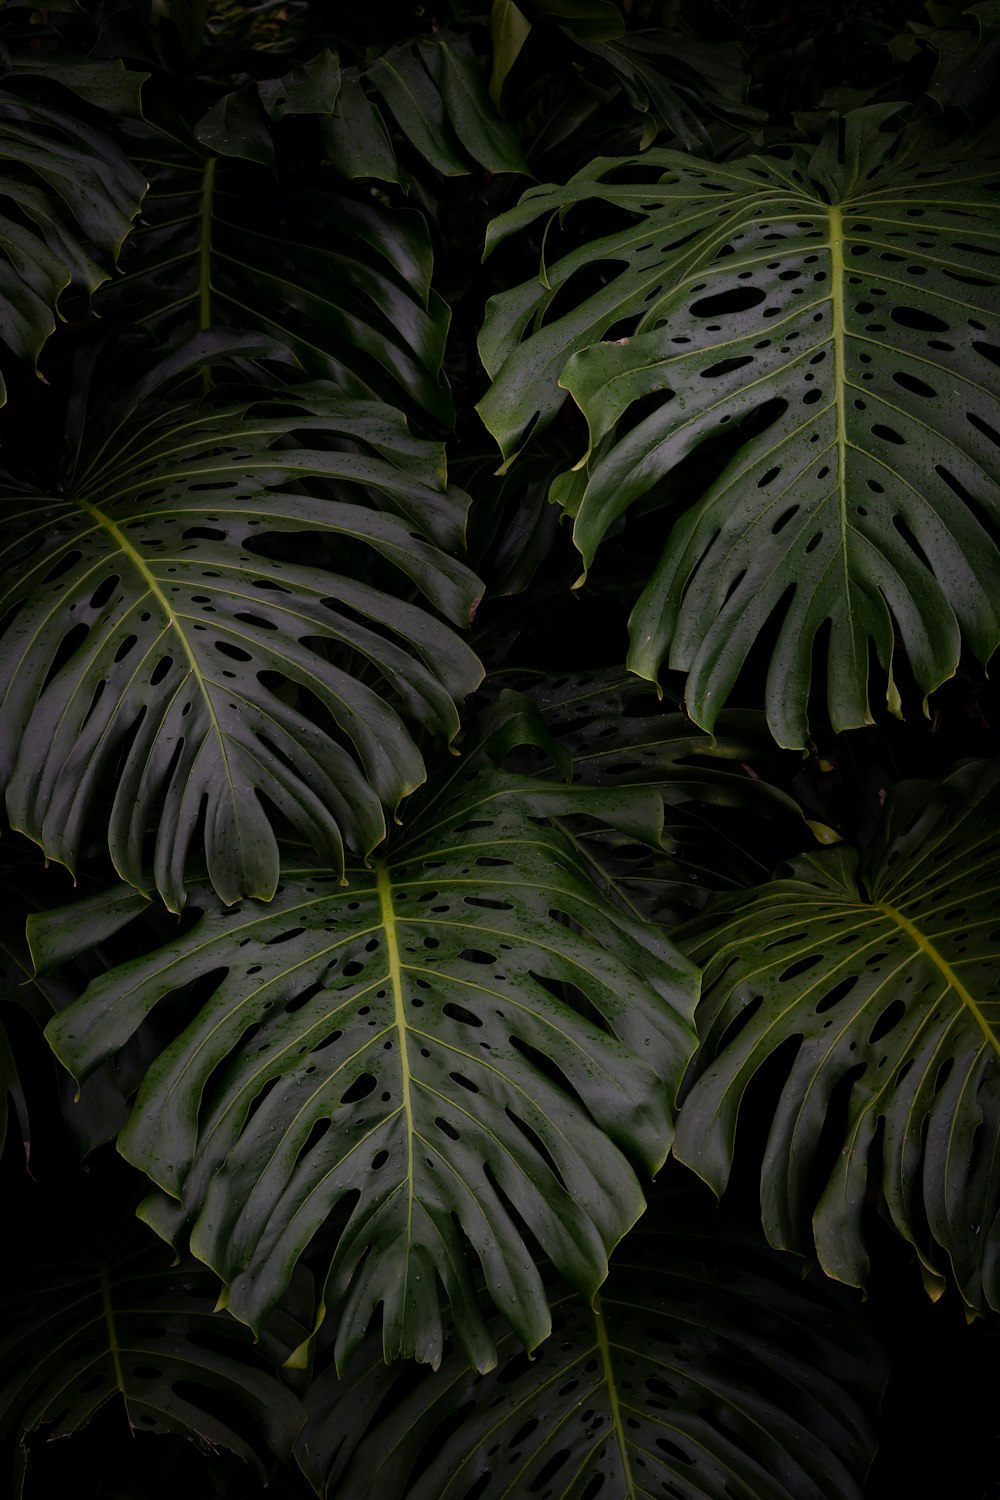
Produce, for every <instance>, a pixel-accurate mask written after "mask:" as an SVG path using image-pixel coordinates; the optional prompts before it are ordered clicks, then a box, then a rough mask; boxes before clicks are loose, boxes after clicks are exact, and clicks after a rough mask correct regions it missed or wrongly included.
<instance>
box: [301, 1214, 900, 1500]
mask: <svg viewBox="0 0 1000 1500" xmlns="http://www.w3.org/2000/svg"><path fill="white" fill-rule="evenodd" d="M552 1309H553V1335H552V1338H551V1339H549V1340H548V1342H547V1343H546V1344H544V1345H543V1346H542V1348H541V1349H540V1350H539V1351H538V1353H537V1354H536V1355H535V1357H534V1358H533V1359H531V1360H528V1359H527V1358H526V1357H525V1355H524V1353H523V1351H522V1350H520V1349H519V1347H518V1345H517V1343H516V1341H515V1340H514V1338H513V1337H512V1336H511V1335H510V1333H502V1332H500V1331H499V1330H498V1334H497V1342H498V1348H499V1361H498V1368H497V1370H496V1371H495V1372H493V1373H492V1374H490V1375H487V1376H477V1375H476V1374H475V1372H473V1371H470V1370H469V1369H468V1367H467V1366H466V1365H465V1362H464V1361H463V1360H462V1359H461V1357H460V1356H457V1355H454V1356H452V1357H451V1358H449V1360H448V1361H447V1363H446V1364H444V1365H443V1366H442V1368H441V1369H440V1370H439V1371H438V1372H437V1374H435V1375H430V1376H428V1377H427V1378H426V1379H425V1380H423V1381H422V1382H421V1383H420V1384H419V1385H417V1387H416V1389H412V1388H410V1389H407V1388H406V1387H405V1386H404V1385H403V1382H402V1381H401V1380H400V1378H399V1375H398V1373H397V1372H394V1371H387V1370H386V1369H385V1368H384V1366H382V1365H381V1362H380V1361H379V1359H378V1355H377V1352H376V1351H375V1350H374V1349H371V1348H366V1349H363V1350H361V1351H359V1354H358V1356H357V1357H356V1359H355V1361H354V1363H353V1364H352V1366H351V1368H350V1370H348V1372H347V1373H346V1375H345V1376H344V1377H343V1378H342V1379H340V1380H337V1379H336V1378H335V1375H334V1373H333V1372H332V1371H331V1372H329V1373H324V1374H323V1375H321V1376H320V1377H319V1378H318V1379H317V1380H315V1381H314V1383H313V1385H312V1386H311V1388H310V1390H309V1392H308V1395H307V1397H306V1404H307V1407H308V1410H309V1420H308V1422H307V1424H306V1426H305V1427H304V1428H303V1430H302V1433H301V1436H300V1438H299V1441H298V1443H297V1446H296V1452H297V1455H298V1457H299V1462H300V1463H301V1464H302V1467H303V1469H304V1471H305V1473H306V1474H307V1475H308V1477H309V1478H310V1479H311V1481H312V1483H313V1486H314V1488H315V1489H316V1491H317V1493H318V1494H321V1495H326V1496H328V1497H329V1500H334V1497H336V1500H471V1497H472V1496H475V1497H476V1500H501V1497H503V1500H519V1497H520V1496H522V1495H536V1494H539V1495H541V1494H544V1495H546V1496H548V1497H550V1500H583V1497H588V1500H589V1497H590V1496H593V1495H597V1494H600V1495H601V1497H602V1500H640V1497H646V1496H650V1497H651V1496H653V1495H664V1494H666V1495H672V1496H675V1497H677V1500H751V1497H752V1500H820V1497H824V1500H858V1497H860V1495H861V1493H862V1488H861V1486H862V1482H863V1479H864V1475H865V1471H866V1469H867V1467H868V1464H869V1462H870V1461H871V1457H872V1453H873V1450H874V1433H873V1425H872V1424H873V1417H874V1414H875V1408H876V1406H877V1402H878V1396H879V1388H880V1385H881V1383H882V1380H883V1379H884V1373H885V1367H884V1360H883V1358H882V1356H881V1352H880V1350H879V1349H878V1348H877V1346H876V1345H875V1344H874V1342H873V1341H872V1340H871V1338H870V1336H868V1335H867V1334H866V1333H865V1332H864V1331H863V1329H862V1328H861V1326H860V1325H859V1322H858V1321H856V1319H854V1318H852V1316H851V1313H850V1309H849V1305H848V1303H847V1299H846V1298H844V1299H840V1298H837V1297H834V1296H832V1295H831V1294H830V1289H829V1287H828V1286H826V1287H824V1286H822V1285H817V1284H816V1279H815V1278H814V1279H813V1280H812V1281H808V1282H805V1283H803V1282H802V1280H801V1275H800V1273H799V1270H798V1267H797V1266H795V1265H794V1264H790V1263H789V1262H788V1261H787V1260H786V1259H785V1258H784V1257H779V1256H777V1255H775V1254H773V1253H771V1254H768V1253H767V1252H766V1251H765V1250H764V1249H763V1247H762V1246H761V1245H760V1244H759V1243H758V1242H756V1241H755V1240H754V1239H753V1238H751V1236H750V1235H748V1234H747V1233H746V1232H745V1231H743V1230H741V1229H740V1228H738V1227H736V1226H735V1225H733V1224H732V1223H727V1222H726V1220H725V1219H723V1218H721V1216H719V1215H709V1214H706V1213H705V1207H704V1204H703V1203H702V1202H701V1201H700V1199H699V1197H698V1196H697V1195H695V1194H692V1193H690V1192H684V1191H680V1192H678V1191H673V1192H658V1193H657V1195H656V1197H655V1198H654V1200H653V1202H652V1204H651V1205H650V1208H649V1209H648V1211H647V1213H646V1216H645V1218H644V1219H643V1221H642V1223H641V1224H640V1225H639V1226H638V1228H636V1229H635V1230H633V1231H632V1233H631V1234H630V1235H629V1237H628V1239H627V1241H626V1242H625V1243H624V1244H623V1245H622V1246H620V1247H619V1249H618V1250H617V1251H616V1252H615V1255H614V1257H613V1260H612V1264H611V1273H610V1275H609V1277H608V1281H607V1284H606V1286H605V1288H604V1289H602V1291H601V1294H600V1297H599V1298H598V1299H595V1300H594V1303H593V1305H590V1304H588V1303H587V1302H586V1301H585V1300H584V1299H582V1298H580V1297H578V1296H574V1295H572V1294H571V1293H569V1292H567V1291H566V1290H565V1289H564V1288H562V1287H560V1286H558V1285H557V1286H556V1287H554V1288H553V1291H552ZM366 1356H367V1357H366ZM410 1384H411V1387H412V1382H411V1383H410ZM394 1385H395V1386H398V1387H399V1389H398V1390H397V1389H394Z"/></svg>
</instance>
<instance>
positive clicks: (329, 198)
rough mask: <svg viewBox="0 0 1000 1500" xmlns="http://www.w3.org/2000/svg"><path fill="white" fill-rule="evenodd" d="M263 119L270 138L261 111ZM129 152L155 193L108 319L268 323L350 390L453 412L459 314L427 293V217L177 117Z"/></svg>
mask: <svg viewBox="0 0 1000 1500" xmlns="http://www.w3.org/2000/svg"><path fill="white" fill-rule="evenodd" d="M219 128H220V130H225V129H226V128H227V127H226V126H225V122H222V123H221V124H220V126H219ZM259 130H260V131H261V132H262V133H263V135H264V137H265V139H266V141H267V143H268V145H270V136H269V134H268V130H267V125H266V123H265V122H264V121H263V118H262V119H261V121H260V124H259ZM227 139H228V141H229V144H230V145H232V127H231V126H230V127H228V136H227ZM132 149H133V153H134V155H135V158H136V160H137V161H139V162H141V163H142V164H143V166H144V167H145V170H146V171H147V172H148V174H149V179H150V191H149V193H148V195H147V197H146V200H145V203H144V205H143V222H142V225H141V227H140V228H139V229H138V230H137V231H136V234H135V238H134V242H132V243H130V246H129V251H128V255H127V257H126V260H125V269H126V270H127V272H128V275H127V276H126V277H125V279H124V280H123V281H122V282H121V284H120V285H117V286H115V287H114V288H112V289H109V291H108V292H106V293H105V294H104V296H103V299H102V310H103V311H104V313H105V315H106V316H115V317H117V318H119V319H121V320H123V321H127V322H128V323H129V324H131V325H135V326H139V327H146V328H149V329H150V330H151V331H152V332H154V333H156V334H157V335H158V336H159V337H160V338H163V339H169V340H171V341H173V342H177V341H180V342H183V341H184V340H186V339H188V338H189V337H191V335H192V334H194V333H197V332H198V330H199V329H204V328H207V327H208V326H209V325H214V326H217V327H227V328H235V329H247V330H259V331H262V332H264V333H266V334H267V335H268V336H269V337H271V338H273V339H275V340H278V341H280V342H281V343H282V344H284V345H285V346H286V347H287V348H288V349H289V350H291V352H292V353H293V354H294V355H295V357H296V359H297V360H298V361H299V362H300V364H301V365H302V367H303V369H305V370H306V371H307V372H308V373H309V374H310V375H315V376H321V377H323V378H324V379H329V380H333V381H334V382H335V383H336V385H337V387H338V389H340V390H341V391H343V392H345V393H346V394H350V395H355V396H360V397H362V398H367V399H372V398H378V399H379V400H388V401H392V402H393V403H395V402H398V401H399V399H400V397H402V399H403V401H404V402H406V401H412V402H414V403H416V405H417V407H418V408H422V409H424V410H426V411H429V412H430V413H431V414H432V415H434V416H435V417H438V418H439V419H441V420H445V421H447V420H449V419H450V417H451V414H452V412H451V398H450V396H449V394H448V389H447V385H446V383H445V382H444V380H443V378H442V375H441V360H442V356H443V353H444V341H445V335H446V333H447V329H448V316H449V314H448V309H447V307H446V306H445V304H444V303H443V302H442V300H441V299H440V297H438V296H437V294H436V293H435V292H433V291H432V290H431V285H430V279H431V266H432V256H431V249H430V244H429V241H428V237H427V226H426V224H425V222H424V220H423V218H422V217H421V215H420V214H418V213H416V212H413V211H412V210H408V209H394V210H393V211H392V212H391V213H390V212H388V211H387V210H386V209H385V208H384V207H383V206H382V205H381V204H379V203H377V202H376V201H375V200H374V199H372V198H369V199H367V200H362V199H351V198H347V197H344V196H341V195H338V194H335V193H331V192H329V191H324V190H320V189H319V188H316V189H313V190H291V189H289V188H287V187H284V186H278V185H276V184H275V179H274V174H273V172H271V171H269V170H268V169H267V167H265V166H261V165H257V166H255V165H253V164H252V163H251V164H250V165H248V164H247V163H246V162H239V161H233V160H230V159H226V158H220V157H217V156H216V155H214V154H211V153H209V152H206V151H205V150H204V148H203V147H202V146H200V145H199V144H198V143H197V142H195V141H193V140H190V139H189V138H187V137H186V135H185V132H184V131H183V129H182V128H181V127H180V126H177V128H176V129H175V130H173V131H171V132H169V133H168V132H167V130H166V129H163V130H160V129H153V128H152V127H151V126H145V125H135V126H133V127H132Z"/></svg>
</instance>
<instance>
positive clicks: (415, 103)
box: [367, 43, 471, 177]
mask: <svg viewBox="0 0 1000 1500" xmlns="http://www.w3.org/2000/svg"><path fill="white" fill-rule="evenodd" d="M367 77H368V78H369V79H370V80H371V82H372V83H373V84H374V86H375V87H376V88H377V89H378V91H379V93H380V94H381V95H382V98H383V99H384V100H385V102H386V104H387V105H388V106H389V108H390V109H391V111H392V113H393V115H394V116H395V118H396V122H397V124H398V125H399V128H400V130H401V131H402V132H403V135H404V136H405V138H406V140H407V141H408V142H409V144H410V145H411V146H413V147H415V148H416V150H417V151H419V152H420V154H421V156H423V157H424V158H425V160H427V161H428V162H429V163H430V165H431V166H432V167H433V168H434V170H435V171H436V172H441V173H442V174H443V175H444V176H445V177H454V176H462V175H463V174H465V173H467V172H469V171H470V170H471V167H470V163H469V158H468V157H467V156H466V155H465V153H464V152H463V151H462V149H461V146H460V144H459V140H458V137H457V136H456V134H455V131H454V129H453V128H452V124H451V122H450V121H449V118H448V111H447V108H446V106H445V102H444V99H443V98H442V97H441V93H440V91H439V90H438V87H437V85H436V84H435V82H434V80H433V79H432V78H431V76H430V74H429V73H428V71H427V68H426V66H425V64H424V60H423V49H422V48H419V47H417V46H414V45H413V44H411V43H404V44H402V45H401V46H398V47H391V48H390V49H389V51H388V52H384V53H383V54H382V56H381V57H379V58H377V59H376V60H375V62H374V63H372V65H371V67H370V68H369V69H368V70H367Z"/></svg>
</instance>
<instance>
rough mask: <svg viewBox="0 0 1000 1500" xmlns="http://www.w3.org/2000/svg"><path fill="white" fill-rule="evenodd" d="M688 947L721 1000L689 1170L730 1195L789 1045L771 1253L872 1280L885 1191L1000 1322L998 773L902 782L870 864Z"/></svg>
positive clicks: (795, 887)
mask: <svg viewBox="0 0 1000 1500" xmlns="http://www.w3.org/2000/svg"><path fill="white" fill-rule="evenodd" d="M681 932H682V934H684V937H683V941H684V946H685V948H686V951H687V952H688V953H689V954H690V956H691V957H693V958H694V959H695V961H696V962H698V963H701V964H702V965H703V966H704V970H705V993H704V996H703V998H702V1001H701V1004H700V1006H699V1011H698V1028H699V1035H700V1037H701V1048H700V1050H699V1052H698V1059H697V1065H696V1069H695V1079H694V1084H693V1087H692V1088H691V1090H690V1092H689V1094H688V1096H687V1098H686V1100H685V1103H684V1107H683V1109H682V1111H681V1115H680V1121H679V1125H678V1132H677V1140H676V1143H675V1152H676V1154H677V1155H678V1156H679V1157H680V1158H681V1159H682V1160H683V1161H686V1162H687V1163H688V1164H689V1165H690V1166H692V1167H694V1169H695V1170H696V1171H697V1172H698V1173H700V1175H701V1176H702V1177H704V1178H705V1179H706V1181H708V1182H710V1183H711V1184H712V1186H713V1187H715V1188H716V1189H717V1190H720V1191H721V1189H722V1188H723V1187H724V1185H725V1183H726V1181H727V1179H728V1176H729V1171H730V1167H731V1165H732V1159H733V1148H734V1142H735V1137H736V1132H737V1128H738V1116H739V1110H740V1103H741V1100H742V1099H743V1096H744V1094H745V1092H746V1090H747V1087H748V1085H749V1084H750V1082H751V1080H752V1078H753V1077H754V1075H755V1074H756V1073H757V1072H758V1070H759V1069H760V1068H761V1067H762V1066H763V1065H764V1064H765V1063H766V1062H767V1060H768V1059H769V1058H771V1057H772V1056H773V1054H774V1053H775V1052H776V1051H778V1049H779V1048H781V1047H782V1046H785V1047H786V1048H793V1049H794V1060H793V1061H792V1062H791V1065H790V1071H789V1073H788V1077H787V1081H786V1082H785V1085H784V1088H783V1089H782V1091H781V1094H780V1097H779V1101H778V1105H777V1109H776V1110H775V1114H774V1119H773V1122H772V1124H771V1129H770V1135H769V1139H768V1144H767V1149H766V1153H765V1156H764V1161H763V1167H762V1175H761V1204H762V1212H763V1220H764V1227H765V1230H766V1232H767V1234H768V1237H769V1238H770V1239H771V1241H772V1243H774V1244H776V1245H779V1246H782V1247H785V1248H790V1249H798V1250H806V1249H808V1248H810V1240H811V1239H812V1238H814V1239H815V1245H816V1250H817V1253H818V1255H819V1259H820V1262H821V1263H822V1265H823V1267H824V1269H825V1270H826V1271H827V1272H828V1274H830V1275H832V1276H836V1277H837V1278H838V1279H840V1280H842V1281H847V1282H850V1283H853V1284H861V1283H863V1282H864V1280H865V1276H866V1272H867V1267H868V1251H867V1246H866V1236H865V1222H864V1212H865V1201H866V1194H867V1193H868V1191H869V1186H870V1185H874V1186H875V1187H877V1189H878V1191H879V1194H880V1198H881V1201H882V1203H883V1204H884V1207H885V1210H886V1212H887V1214H888V1216H889V1218H890V1220H891V1222H892V1223H893V1224H894V1225H895V1227H896V1229H897V1230H898V1231H899V1233H900V1234H901V1235H903V1236H904V1237H905V1238H906V1239H908V1240H910V1241H911V1242H912V1243H913V1244H914V1245H915V1247H916V1249H917V1252H918V1254H919V1255H920V1257H921V1259H922V1261H923V1263H924V1265H925V1266H926V1267H927V1270H928V1271H929V1273H930V1274H931V1276H932V1277H935V1276H936V1277H940V1276H941V1275H942V1274H944V1273H946V1272H947V1271H948V1268H949V1263H950V1267H951V1270H952V1272H953V1274H954V1277H955V1279H956V1280H957V1282H958V1285H959V1287H960V1289H961V1292H962V1295H963V1296H964V1297H965V1299H966V1301H967V1302H968V1303H969V1304H970V1305H971V1306H973V1307H976V1308H983V1307H985V1306H986V1305H989V1306H991V1307H994V1308H998V1307H1000V1271H998V1267H1000V1257H998V1248H1000V1219H998V1215H1000V1183H998V1180H997V1174H996V1171H995V1160H996V1151H997V1142H998V1140H1000V1070H998V1066H997V1063H998V1054H1000V1024H998V1023H1000V982H998V977H997V956H998V952H1000V773H998V769H997V767H996V765H991V764H981V763H972V764H970V765H969V766H967V767H965V768H963V769H962V770H960V771H958V772H956V773H955V774H954V776H952V777H951V778H949V780H948V781H946V782H944V783H943V784H941V785H940V786H933V785H931V784H928V783H926V782H909V783H907V782H904V783H902V784H901V786H900V787H899V788H898V789H896V790H895V791H894V792H893V793H891V794H890V801H889V803H888V805H887V809H886V815H885V820H884V825H883V829H882V832H881V834H880V836H879V837H878V839H877V840H876V842H875V843H874V844H873V845H872V846H871V848H870V849H869V850H868V851H867V852H866V853H865V855H864V856H863V857H862V858H861V860H860V861H858V860H857V857H856V855H855V854H854V851H852V850H850V849H848V848H846V847H845V846H841V847H839V848H837V849H830V850H827V851H825V852H823V853H822V854H815V855H811V856H809V857H808V858H806V859H803V860H801V861H797V862H796V863H795V865H794V866H793V867H792V873H791V874H790V875H788V876H785V877H783V878H779V879H775V880H774V881H772V882H771V883H770V884H769V885H764V886H760V887H758V888H756V889H755V890H750V891H747V892H744V893H741V894H740V895H738V896H730V897H726V898H721V899H720V902H719V904H718V905H716V906H715V908H714V909H713V910H711V911H710V912H706V913H705V914H704V915H703V916H701V917H698V918H696V919H695V920H694V921H693V922H692V923H690V924H689V926H688V927H687V928H686V929H681ZM831 1130H833V1131H834V1133H833V1135H832V1136H831ZM817 1199H818V1201H817ZM810 1218H811V1220H812V1234H810V1229H809V1224H810Z"/></svg>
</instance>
